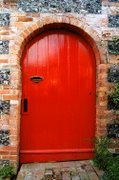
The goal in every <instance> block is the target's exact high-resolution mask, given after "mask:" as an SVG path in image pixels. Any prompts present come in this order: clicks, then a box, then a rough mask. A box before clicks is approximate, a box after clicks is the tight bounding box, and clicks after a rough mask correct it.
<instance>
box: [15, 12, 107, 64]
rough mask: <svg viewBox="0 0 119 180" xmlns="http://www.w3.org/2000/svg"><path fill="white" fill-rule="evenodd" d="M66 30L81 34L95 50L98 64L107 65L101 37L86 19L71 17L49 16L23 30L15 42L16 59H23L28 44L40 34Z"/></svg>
mask: <svg viewBox="0 0 119 180" xmlns="http://www.w3.org/2000/svg"><path fill="white" fill-rule="evenodd" d="M62 27H63V28H66V29H69V30H72V31H74V33H75V32H77V33H79V34H80V35H81V36H82V37H84V39H85V40H86V41H87V42H88V43H89V44H90V46H91V47H92V48H93V51H94V53H95V57H96V64H97V65H98V64H105V63H107V57H106V56H105V54H106V49H105V46H104V44H102V41H101V35H100V34H99V33H98V32H97V31H96V30H94V29H93V28H92V27H91V26H89V24H87V23H86V22H85V19H81V18H76V17H73V16H70V15H48V16H45V17H42V18H40V20H38V21H36V22H33V23H32V24H31V25H29V27H27V28H25V29H24V28H23V30H22V31H21V32H20V34H19V36H18V39H17V40H16V42H15V49H16V50H17V52H16V58H17V60H18V61H19V60H20V59H21V57H22V52H23V50H24V47H25V45H26V44H27V42H28V41H29V40H31V39H33V38H34V37H36V36H37V35H38V34H40V33H41V32H43V31H44V30H47V29H49V28H62Z"/></svg>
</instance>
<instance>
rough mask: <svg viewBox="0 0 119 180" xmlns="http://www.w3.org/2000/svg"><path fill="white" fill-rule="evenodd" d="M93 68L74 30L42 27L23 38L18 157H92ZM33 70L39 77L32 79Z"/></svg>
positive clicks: (36, 159) (85, 46)
mask: <svg viewBox="0 0 119 180" xmlns="http://www.w3.org/2000/svg"><path fill="white" fill-rule="evenodd" d="M95 71H96V65H95V57H94V53H93V50H92V48H91V47H90V46H89V45H88V44H87V43H86V42H85V40H84V39H82V37H81V36H79V35H78V34H76V33H75V34H74V33H73V32H71V31H68V30H65V29H58V30H48V31H45V32H43V33H42V34H40V35H38V36H37V37H36V38H34V39H33V40H32V41H30V42H29V43H28V45H27V46H26V50H25V53H24V56H23V59H22V102H23V103H22V119H21V133H20V136H21V138H20V139H21V143H20V161H21V162H22V163H23V162H40V161H63V160H78V159H90V158H92V156H93V139H94V137H95V116H96V115H95V108H96V107H95V104H96V100H95V99H96V96H95V94H96V93H95V89H96V88H95V86H96V74H95ZM33 76H35V78H37V77H39V78H41V79H42V80H41V81H40V82H38V83H36V82H33ZM36 76H37V77H36ZM35 80H36V81H38V78H37V79H35Z"/></svg>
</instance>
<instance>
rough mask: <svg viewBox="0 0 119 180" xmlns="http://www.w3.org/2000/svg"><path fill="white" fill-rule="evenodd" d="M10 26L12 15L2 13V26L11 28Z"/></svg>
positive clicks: (0, 17) (0, 15) (0, 24)
mask: <svg viewBox="0 0 119 180" xmlns="http://www.w3.org/2000/svg"><path fill="white" fill-rule="evenodd" d="M9 24H10V14H8V13H0V26H9Z"/></svg>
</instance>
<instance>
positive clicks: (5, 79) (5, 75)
mask: <svg viewBox="0 0 119 180" xmlns="http://www.w3.org/2000/svg"><path fill="white" fill-rule="evenodd" d="M0 84H2V85H9V84H10V70H9V69H0Z"/></svg>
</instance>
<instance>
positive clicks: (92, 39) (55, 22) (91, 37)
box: [17, 16, 106, 153]
mask: <svg viewBox="0 0 119 180" xmlns="http://www.w3.org/2000/svg"><path fill="white" fill-rule="evenodd" d="M48 18H49V16H48V17H44V18H42V19H41V20H39V21H38V22H37V23H34V26H33V25H31V26H29V27H28V28H27V29H25V30H24V31H23V32H22V33H21V37H24V38H23V39H22V40H21V41H20V43H19V44H20V46H19V45H18V54H19V56H18V59H21V60H22V57H23V56H24V49H25V46H26V44H27V43H28V42H29V41H30V40H31V39H33V38H35V37H36V36H37V35H38V34H39V33H41V32H43V31H45V30H49V29H60V28H66V29H67V30H70V31H73V32H74V33H78V34H79V35H80V36H82V37H83V38H84V39H85V41H86V42H87V43H88V44H89V45H90V46H91V47H92V49H93V52H94V54H95V60H96V70H98V69H99V68H100V67H99V66H100V64H102V63H103V64H105V63H106V57H104V55H103V54H104V52H105V47H104V46H102V45H101V38H100V37H99V35H98V33H97V32H95V31H94V30H93V29H91V27H89V26H88V25H86V23H85V21H84V22H81V21H80V20H78V19H77V18H75V17H74V18H73V20H74V21H70V17H68V16H65V18H64V19H62V20H59V16H56V17H55V18H52V17H50V21H48ZM67 22H68V23H67ZM82 25H83V26H82ZM17 41H19V39H18V40H17ZM101 51H102V52H103V54H102V53H101ZM102 59H103V61H102ZM98 85H99V81H98V73H97V72H96V97H97V95H98ZM21 93H22V88H21V89H20V94H21ZM97 98H98V97H97ZM97 98H96V99H97ZM20 101H21V97H20ZM99 103H100V102H99V101H97V100H96V125H97V124H99V123H97V122H99V116H98V114H99V113H98V111H97V108H98V106H99ZM20 119H21V118H20V117H19V127H20ZM19 131H20V128H19ZM19 131H18V135H19V133H20V132H19ZM99 133H100V128H99V126H96V132H95V135H96V137H97V136H99ZM18 139H19V136H18ZM19 142H20V140H19ZM18 153H19V150H18Z"/></svg>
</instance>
